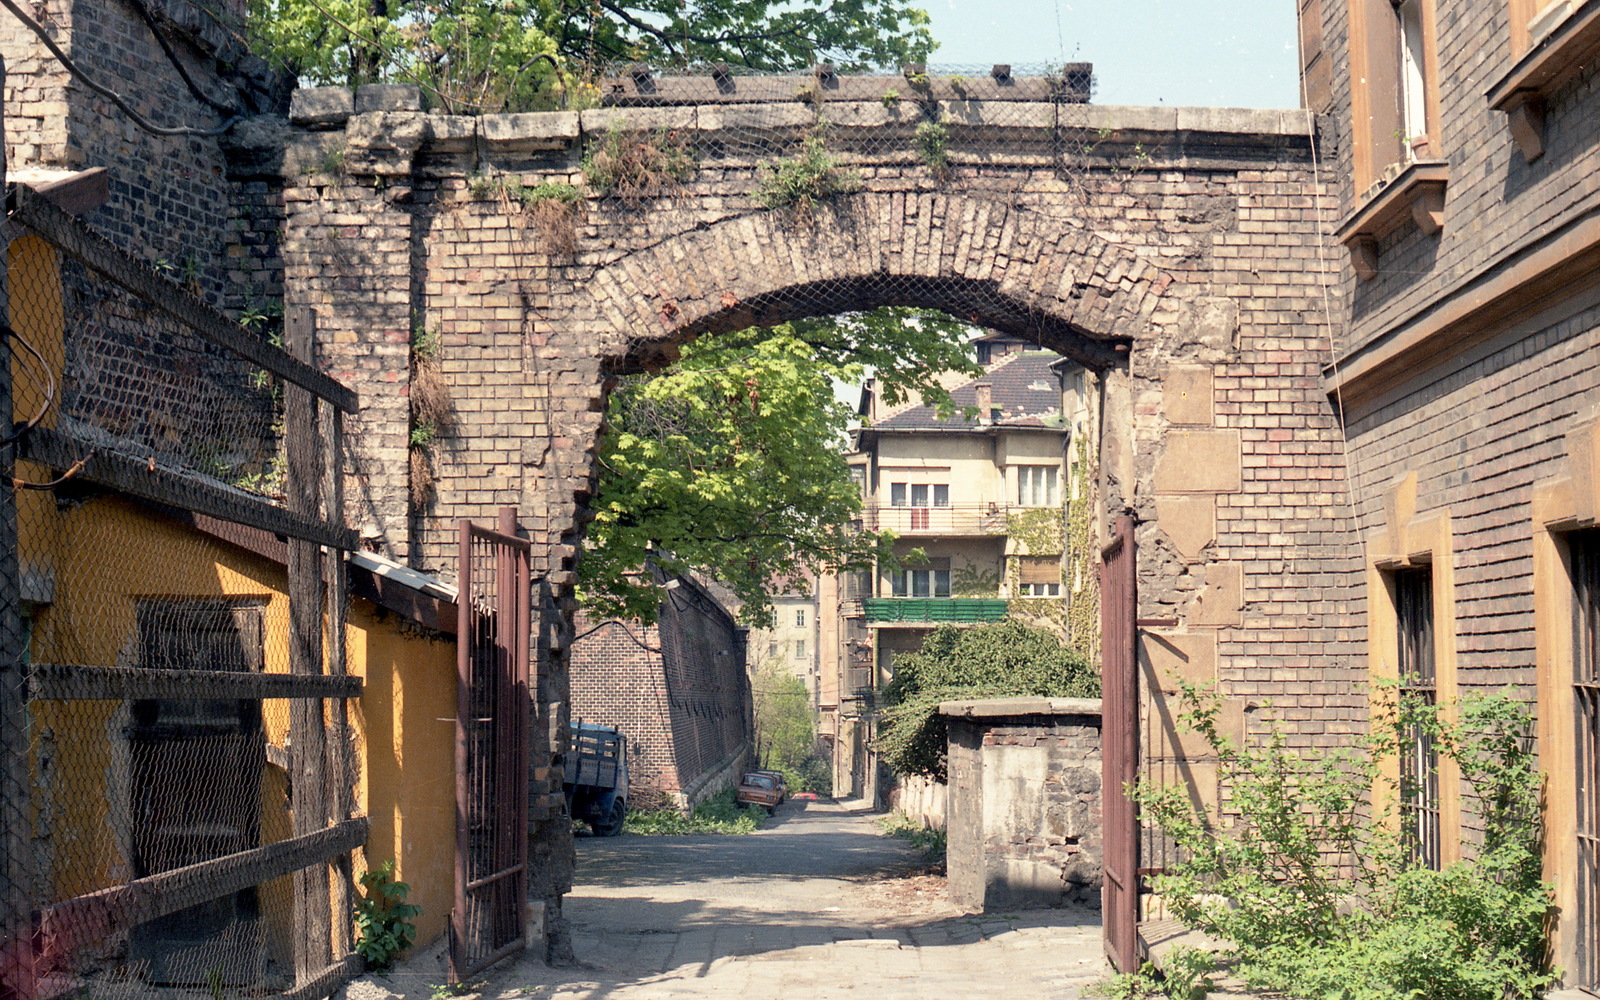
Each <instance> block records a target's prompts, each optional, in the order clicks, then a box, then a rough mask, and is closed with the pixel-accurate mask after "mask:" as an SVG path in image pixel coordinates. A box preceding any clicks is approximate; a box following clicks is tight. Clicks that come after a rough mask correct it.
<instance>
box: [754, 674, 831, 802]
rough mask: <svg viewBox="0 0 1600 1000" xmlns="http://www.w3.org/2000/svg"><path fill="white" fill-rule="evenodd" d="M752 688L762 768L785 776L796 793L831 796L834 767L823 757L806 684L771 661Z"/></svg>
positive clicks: (786, 782)
mask: <svg viewBox="0 0 1600 1000" xmlns="http://www.w3.org/2000/svg"><path fill="white" fill-rule="evenodd" d="M751 687H752V692H751V694H752V699H753V701H754V706H755V723H756V729H755V737H756V759H757V761H758V762H759V766H760V767H763V768H766V769H768V770H772V771H777V772H778V773H779V774H781V775H783V780H784V783H785V784H786V785H788V787H789V794H790V795H793V794H794V793H796V792H814V793H816V794H818V795H829V794H831V793H832V792H833V771H832V769H831V768H829V766H828V764H827V762H826V761H824V760H821V759H820V758H819V757H818V755H817V737H816V713H815V712H814V711H813V710H812V708H811V697H810V695H808V694H807V693H806V685H805V682H804V681H802V680H801V679H800V678H798V677H796V676H795V675H794V674H793V673H792V672H790V670H789V669H788V667H787V666H786V665H785V664H784V663H783V662H782V661H779V660H769V661H767V662H765V663H762V664H761V666H760V667H758V668H757V669H756V673H755V677H754V679H753V683H752V685H751Z"/></svg>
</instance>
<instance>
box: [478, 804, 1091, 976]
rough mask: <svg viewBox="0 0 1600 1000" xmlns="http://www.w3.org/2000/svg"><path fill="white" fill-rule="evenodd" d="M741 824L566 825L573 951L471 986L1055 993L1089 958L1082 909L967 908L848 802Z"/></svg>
mask: <svg viewBox="0 0 1600 1000" xmlns="http://www.w3.org/2000/svg"><path fill="white" fill-rule="evenodd" d="M766 827H767V828H765V829H763V830H761V831H760V832H759V833H756V834H754V835H751V836H747V837H635V836H623V837H616V838H611V839H605V840H601V839H581V840H580V841H579V842H578V874H577V882H578V884H577V887H576V888H575V889H574V890H573V892H572V894H571V895H570V896H569V897H567V903H566V910H567V917H568V919H569V920H570V922H571V927H572V944H573V949H574V951H575V952H576V954H577V956H578V960H579V962H580V963H582V964H580V965H579V966H577V967H566V968H550V967H547V966H545V965H543V964H542V963H540V962H536V961H532V960H523V961H522V962H520V963H519V964H517V965H514V966H511V967H509V968H507V969H505V970H503V971H498V970H497V971H496V972H495V973H494V975H493V977H492V979H491V981H490V982H489V983H488V984H487V988H486V989H485V990H484V994H483V995H484V996H485V997H495V998H505V1000H510V998H513V997H518V998H538V1000H677V998H689V997H699V998H708V1000H712V998H733V997H738V998H744V1000H826V998H836V997H852V998H862V1000H865V998H872V1000H902V998H905V1000H910V998H916V1000H957V998H961V1000H965V998H967V997H970V996H972V995H973V994H975V993H977V992H980V991H981V992H982V993H983V994H984V995H986V996H994V997H1002V998H1006V1000H1058V998H1060V1000H1069V998H1076V997H1078V996H1079V990H1080V988H1081V987H1083V986H1084V985H1087V984H1088V983H1090V982H1093V981H1095V980H1096V979H1098V978H1100V977H1101V975H1102V974H1103V963H1102V959H1101V945H1100V923H1099V915H1098V914H1097V913H1089V912H1082V911H1063V910H1054V911H1032V912H1026V911H1025V912H1018V913H1007V914H998V915H988V916H975V915H966V914H963V913H961V912H960V911H958V910H956V909H955V908H954V907H953V906H951V905H950V904H949V903H948V902H947V901H946V900H945V898H944V885H943V880H942V879H940V878H938V877H936V876H928V875H926V874H923V873H921V866H920V865H919V859H918V858H917V856H916V855H915V853H914V852H913V851H911V850H910V849H909V848H908V847H906V846H905V845H904V844H903V843H902V842H901V841H898V840H893V839H890V838H887V837H883V836H881V835H880V834H879V833H878V829H877V825H876V817H875V816H873V815H872V814H870V813H868V812H866V811H865V810H864V809H862V808H861V807H860V805H859V804H858V803H857V804H852V803H841V804H834V803H828V802H811V803H803V802H795V803H789V804H786V805H785V806H783V807H782V808H781V809H779V811H778V815H777V817H776V819H775V820H774V821H770V822H769V823H767V824H766Z"/></svg>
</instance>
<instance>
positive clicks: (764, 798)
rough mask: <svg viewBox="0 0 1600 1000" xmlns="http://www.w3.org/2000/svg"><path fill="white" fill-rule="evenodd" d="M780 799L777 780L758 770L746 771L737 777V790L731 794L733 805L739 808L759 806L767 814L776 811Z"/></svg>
mask: <svg viewBox="0 0 1600 1000" xmlns="http://www.w3.org/2000/svg"><path fill="white" fill-rule="evenodd" d="M781 800H782V796H781V794H780V793H779V791H778V782H777V780H776V779H774V778H773V777H772V775H770V774H764V773H762V772H760V771H746V772H745V775H744V777H742V778H740V779H739V790H738V791H737V792H735V793H734V796H733V802H734V805H736V806H738V807H739V808H740V809H745V808H748V807H749V806H760V807H761V808H763V809H765V810H766V811H767V815H769V816H770V815H772V814H773V813H774V812H777V810H778V803H779V802H780V801H781Z"/></svg>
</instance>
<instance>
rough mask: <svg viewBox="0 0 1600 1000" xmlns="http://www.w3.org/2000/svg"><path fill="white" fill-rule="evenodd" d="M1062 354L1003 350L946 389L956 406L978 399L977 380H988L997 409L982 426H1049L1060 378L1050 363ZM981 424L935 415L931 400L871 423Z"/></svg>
mask: <svg viewBox="0 0 1600 1000" xmlns="http://www.w3.org/2000/svg"><path fill="white" fill-rule="evenodd" d="M1059 360H1061V356H1060V355H1058V354H1052V353H1049V352H1047V351H1027V352H1025V353H1022V354H1011V355H1007V356H1006V357H1005V358H1003V359H1001V360H1000V361H997V362H995V364H994V365H993V366H992V367H990V368H989V370H988V371H986V372H985V373H984V374H983V375H982V376H981V377H979V378H975V379H972V380H971V381H969V382H964V383H962V384H961V385H959V386H957V387H956V388H954V389H952V390H950V398H951V399H952V400H953V401H954V402H955V405H956V408H957V409H958V410H959V409H960V408H961V407H965V406H975V405H977V402H976V401H977V396H978V391H977V388H976V387H977V385H978V384H979V383H988V385H989V386H990V399H991V402H992V403H993V408H994V409H997V410H999V411H1000V413H999V415H998V416H997V417H996V418H995V419H994V420H993V421H990V422H988V423H987V424H985V425H984V426H998V427H1054V426H1057V425H1058V424H1059V423H1060V420H1061V382H1060V379H1059V377H1058V376H1057V375H1056V373H1055V372H1054V371H1053V370H1051V368H1050V366H1051V365H1052V364H1054V363H1055V362H1057V361H1059ZM979 426H980V424H979V422H978V421H977V420H968V419H966V417H964V416H963V415H962V414H960V413H956V414H955V415H953V416H951V417H950V419H948V420H940V419H939V417H938V415H937V414H936V413H935V412H934V409H933V407H931V406H914V407H912V408H911V409H909V410H904V411H902V412H900V413H897V414H895V415H894V416H892V417H889V418H888V419H886V420H882V421H879V422H878V423H876V424H874V425H873V426H872V427H871V429H872V430H875V431H970V430H976V429H978V427H979Z"/></svg>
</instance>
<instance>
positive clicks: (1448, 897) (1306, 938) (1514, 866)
mask: <svg viewBox="0 0 1600 1000" xmlns="http://www.w3.org/2000/svg"><path fill="white" fill-rule="evenodd" d="M1183 700H1184V703H1185V706H1186V708H1185V712H1184V713H1183V716H1182V718H1183V719H1184V721H1185V722H1187V723H1188V724H1189V725H1190V726H1191V727H1192V728H1193V729H1195V730H1196V731H1197V732H1199V733H1200V734H1202V735H1203V736H1204V737H1205V739H1206V741H1207V742H1208V743H1209V744H1210V745H1211V747H1212V749H1213V751H1214V752H1215V753H1216V755H1217V758H1218V762H1219V770H1220V778H1221V781H1222V785H1223V787H1224V788H1227V789H1230V795H1229V798H1228V800H1227V810H1228V815H1227V816H1226V817H1222V816H1212V815H1208V814H1205V813H1200V812H1196V811H1195V810H1194V808H1193V806H1192V805H1191V804H1190V801H1189V799H1188V797H1187V796H1186V795H1185V794H1184V792H1183V791H1182V790H1180V789H1174V788H1157V787H1153V786H1149V785H1141V786H1139V787H1138V788H1137V789H1136V790H1135V796H1136V798H1137V800H1138V801H1139V803H1140V804H1141V806H1143V808H1144V809H1145V812H1146V815H1147V816H1148V817H1149V818H1152V819H1154V820H1155V821H1156V822H1157V824H1158V825H1159V826H1160V827H1161V828H1162V830H1163V831H1165V832H1166V833H1167V834H1168V835H1169V836H1171V837H1172V838H1173V840H1174V841H1175V842H1176V844H1177V846H1178V848H1179V855H1180V857H1182V858H1184V860H1182V861H1180V862H1179V863H1177V864H1176V865H1175V866H1174V867H1173V868H1172V869H1171V870H1170V871H1169V873H1168V874H1166V875H1163V876H1160V877H1158V878H1157V879H1156V888H1157V891H1159V892H1160V893H1161V894H1162V895H1163V896H1164V898H1165V899H1166V901H1167V903H1168V905H1169V906H1170V907H1171V908H1172V911H1173V913H1174V914H1175V915H1176V916H1177V917H1178V919H1179V920H1182V921H1183V922H1185V923H1186V924H1188V925H1189V926H1191V927H1194V928H1196V929H1198V930H1202V931H1205V932H1207V933H1209V934H1213V935H1215V936H1217V937H1221V938H1225V939H1228V940H1231V941H1233V942H1235V943H1236V944H1237V945H1238V947H1239V951H1238V956H1237V958H1238V968H1239V972H1240V974H1241V975H1242V976H1243V978H1245V979H1246V981H1248V982H1249V983H1250V984H1251V985H1253V986H1261V987H1267V988H1271V989H1285V990H1292V991H1293V992H1294V994H1295V995H1296V996H1298V997H1302V998H1305V1000H1324V998H1326V1000H1388V998H1392V997H1407V998H1412V1000H1505V998H1508V997H1511V998H1523V997H1527V998H1531V997H1535V996H1538V995H1540V993H1541V992H1542V991H1543V990H1544V989H1545V988H1546V987H1547V986H1548V985H1549V984H1550V983H1551V981H1552V978H1551V977H1550V976H1549V975H1548V974H1547V973H1546V972H1544V971H1543V970H1542V968H1541V956H1542V955H1543V951H1544V922H1545V920H1546V918H1547V917H1548V915H1549V913H1550V911H1551V896H1550V887H1549V886H1548V885H1546V884H1545V883H1543V882H1542V881H1541V880H1540V858H1539V840H1540V830H1539V797H1540V777H1539V772H1538V770H1537V766H1536V764H1535V761H1534V759H1533V755H1532V751H1531V747H1530V746H1529V743H1530V740H1529V736H1528V734H1529V731H1530V720H1529V718H1528V715H1527V711H1526V709H1525V708H1524V707H1523V706H1521V705H1520V704H1518V703H1516V702H1515V701H1513V700H1512V699H1510V698H1509V697H1506V696H1503V695H1496V696H1476V697H1473V698H1468V699H1466V700H1464V701H1463V702H1462V703H1461V705H1460V707H1459V715H1460V719H1459V721H1457V722H1449V721H1447V720H1446V719H1444V718H1443V717H1441V715H1440V714H1439V712H1438V711H1437V710H1436V709H1435V708H1434V707H1433V706H1429V705H1423V704H1414V703H1410V702H1408V701H1405V700H1401V701H1399V702H1398V703H1397V704H1394V705H1392V707H1391V708H1389V709H1388V710H1387V711H1386V712H1385V713H1383V715H1382V716H1381V717H1380V718H1379V719H1378V720H1376V721H1375V723H1374V725H1373V733H1372V735H1371V737H1369V738H1368V739H1367V740H1366V741H1365V743H1364V744H1363V745H1361V746H1358V747H1356V748H1354V749H1349V750H1332V751H1301V752H1295V751H1292V750H1290V749H1289V748H1288V746H1287V745H1286V738H1285V736H1284V734H1283V732H1282V730H1281V729H1280V728H1279V727H1278V726H1277V725H1276V724H1274V725H1273V726H1272V728H1271V730H1270V732H1269V733H1268V736H1267V739H1266V741H1265V742H1264V743H1262V744H1261V745H1258V746H1250V747H1237V746H1234V745H1232V744H1231V742H1229V741H1228V740H1227V739H1225V738H1223V737H1222V736H1221V735H1220V733H1219V732H1218V730H1217V726H1216V717H1217V702H1216V699H1215V698H1214V697H1210V696H1209V695H1205V694H1202V693H1200V692H1198V691H1196V690H1195V689H1194V688H1192V687H1186V688H1185V689H1184V691H1183ZM1413 727H1415V728H1413ZM1415 729H1420V730H1421V731H1423V732H1425V733H1427V734H1429V735H1431V736H1432V737H1433V739H1434V740H1435V745H1436V746H1438V747H1439V748H1440V751H1441V753H1442V754H1444V755H1446V756H1448V757H1449V758H1451V759H1453V760H1455V761H1456V762H1457V763H1458V764H1459V765H1460V769H1461V774H1462V778H1463V780H1464V783H1465V785H1466V786H1467V788H1468V789H1470V793H1471V794H1470V796H1466V797H1467V798H1469V799H1472V800H1475V801H1476V802H1477V803H1478V806H1479V813H1480V818H1481V819H1482V822H1483V827H1484V841H1483V845H1482V847H1481V848H1480V849H1479V851H1478V855H1477V857H1476V858H1475V859H1473V860H1470V861H1461V862H1458V863H1456V864H1453V865H1451V866H1449V867H1448V868H1446V869H1444V870H1443V871H1432V870H1428V869H1425V868H1421V867H1419V866H1418V865H1417V863H1416V862H1415V861H1414V860H1412V858H1411V855H1410V852H1409V851H1408V850H1407V849H1406V845H1405V843H1403V841H1402V839H1401V837H1400V836H1399V835H1398V834H1397V829H1398V827H1397V824H1396V823H1395V822H1394V817H1393V814H1392V808H1391V807H1390V806H1388V805H1386V804H1385V803H1386V802H1388V801H1389V800H1390V799H1392V798H1393V796H1392V795H1391V794H1387V793H1385V792H1384V785H1383V780H1382V778H1381V773H1382V771H1381V762H1382V761H1383V760H1384V759H1386V758H1392V757H1394V756H1395V755H1396V754H1397V753H1398V752H1399V751H1400V750H1401V748H1402V747H1404V746H1406V745H1407V739H1406V738H1407V737H1408V735H1409V734H1410V733H1411V732H1413V731H1415ZM1374 789H1377V790H1378V793H1377V794H1374Z"/></svg>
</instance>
